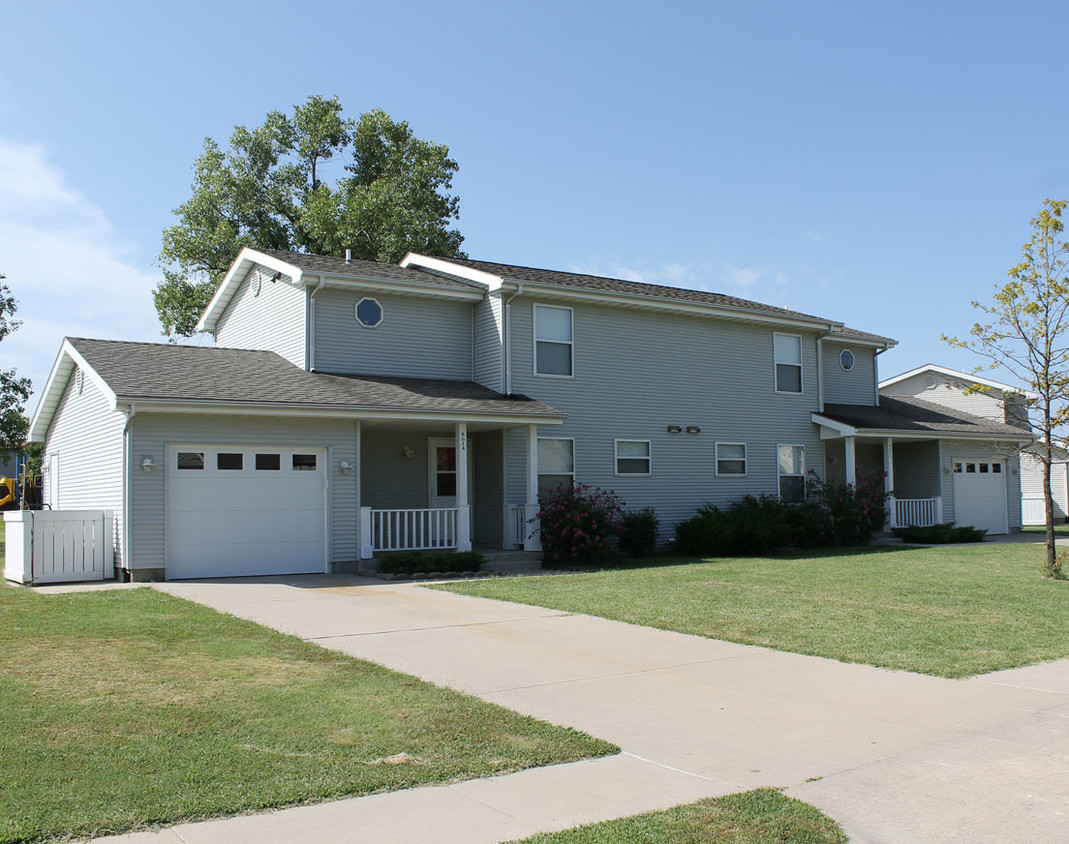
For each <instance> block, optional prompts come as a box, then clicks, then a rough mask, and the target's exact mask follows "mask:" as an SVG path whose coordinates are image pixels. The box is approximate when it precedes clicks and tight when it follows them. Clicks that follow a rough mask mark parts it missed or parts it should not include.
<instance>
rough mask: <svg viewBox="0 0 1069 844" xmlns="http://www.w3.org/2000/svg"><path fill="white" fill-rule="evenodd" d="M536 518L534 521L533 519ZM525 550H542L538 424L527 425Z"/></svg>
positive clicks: (524, 515) (524, 517) (524, 516)
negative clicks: (539, 519) (539, 510)
mask: <svg viewBox="0 0 1069 844" xmlns="http://www.w3.org/2000/svg"><path fill="white" fill-rule="evenodd" d="M532 519H534V521H531V520H532ZM523 523H524V528H523V529H524V534H523V550H524V551H541V550H542V537H541V536H540V531H539V529H538V426H537V425H528V426H527V501H526V502H525V505H524V513H523Z"/></svg>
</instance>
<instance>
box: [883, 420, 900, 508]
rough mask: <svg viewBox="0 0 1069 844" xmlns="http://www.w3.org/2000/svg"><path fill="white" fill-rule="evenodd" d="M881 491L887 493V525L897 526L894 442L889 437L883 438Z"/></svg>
mask: <svg viewBox="0 0 1069 844" xmlns="http://www.w3.org/2000/svg"><path fill="white" fill-rule="evenodd" d="M883 491H884V492H886V493H887V495H888V498H887V507H888V516H887V526H888V527H898V523H897V521H896V519H895V499H894V491H895V444H894V440H892V439H891V438H890V437H885V438H884V440H883Z"/></svg>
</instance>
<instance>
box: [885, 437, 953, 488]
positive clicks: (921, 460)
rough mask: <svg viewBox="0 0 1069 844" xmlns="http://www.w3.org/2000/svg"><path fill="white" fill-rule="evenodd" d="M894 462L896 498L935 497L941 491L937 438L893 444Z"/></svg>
mask: <svg viewBox="0 0 1069 844" xmlns="http://www.w3.org/2000/svg"><path fill="white" fill-rule="evenodd" d="M894 462H895V465H894V468H895V479H894V480H895V484H894V486H895V489H894V492H895V496H896V497H897V498H938V497H939V496H940V495H941V494H942V489H941V486H940V480H939V478H940V470H939V442H938V441H937V440H926V441H924V442H915V443H913V442H898V443H895V444H894Z"/></svg>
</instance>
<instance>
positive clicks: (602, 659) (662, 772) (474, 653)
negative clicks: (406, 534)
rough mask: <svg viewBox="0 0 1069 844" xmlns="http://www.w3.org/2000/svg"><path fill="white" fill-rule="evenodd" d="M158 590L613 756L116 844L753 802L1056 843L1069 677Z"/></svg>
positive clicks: (335, 587) (395, 829) (366, 832)
mask: <svg viewBox="0 0 1069 844" xmlns="http://www.w3.org/2000/svg"><path fill="white" fill-rule="evenodd" d="M157 588H159V589H162V590H164V591H167V592H169V593H171V594H174V595H177V596H180V597H183V598H188V599H190V600H194V601H197V602H200V603H203V604H206V605H208V606H211V607H215V608H216V609H219V610H223V611H226V612H230V613H233V614H234V615H237V616H241V617H243V618H248V619H251V620H253V621H257V622H259V623H261V624H265V625H267V626H269V627H273V628H275V629H278V630H282V631H284V632H288V633H293V634H296V635H298V636H300V637H302V638H305V639H308V640H310V641H314V642H317V643H319V644H321V645H323V646H325V647H329V648H335V649H338V650H341V651H344V652H345V653H348V654H352V655H354V656H358V657H362V658H366V659H370V660H373V661H375V662H378V663H381V664H383V665H387V666H389V667H391V668H395V669H398V670H400V671H405V672H408V673H411V674H415V675H417V676H420V677H423V678H426V679H428V680H431V681H433V682H436V683H440V684H443V685H447V686H451V687H453V688H456V689H460V690H462V691H465V692H469V693H471V694H474V695H477V696H479V697H481V698H484V699H486V700H489V701H493V702H496V703H500V704H503V705H504V706H507V707H509V708H511V709H514V710H517V711H520V712H523V713H527V714H530V715H534V716H536V717H539V718H543V719H546V720H549V721H553V722H555V723H558V724H567V725H570V726H573V727H576V728H578V729H581V730H585V731H587V732H589V733H592V734H593V735H596V736H599V737H601V738H604V739H607V740H609V741H612V742H615V743H617V744H618V745H620V746H621V748H623V750H624V754H623V755H621V756H618V757H611V758H608V759H602V760H596V761H592V762H581V763H576V764H574V765H562V766H557V767H551V768H543V769H539V770H535V771H526V772H522V773H519V774H513V775H511V776H506V777H498V778H494V779H489V780H477V781H470V782H467V783H459V784H456V785H452V786H438V787H430V788H420V789H413V790H411V791H404V792H395V793H392V794H387V795H376V796H372V797H365V798H355V799H351V800H342V801H337V802H335V803H327V804H321V805H317V806H307V807H300V808H297V809H289V810H283V811H279V812H275V813H270V814H267V815H259V816H249V817H241V818H232V819H228V820H223V821H214V822H207V823H200V824H185V825H182V826H180V827H175V828H173V829H172V830H165V831H163V832H162V833H143V834H134V835H128V836H122V838H123V839H124V840H126V841H128V842H134V841H137V842H141V841H146V842H148V841H151V842H160V843H161V844H162V842H167V844H170V842H179V841H181V842H213V841H257V842H275V841H277V842H282V841H293V840H316V841H320V842H329V841H352V840H368V841H372V840H373V841H380V842H387V841H406V842H419V841H427V842H451V841H457V842H461V841H463V842H493V841H502V840H508V839H510V838H516V837H522V836H523V835H527V834H530V833H531V832H533V831H535V830H555V829H561V828H566V827H569V826H573V825H576V824H579V823H584V822H588V821H592V820H598V819H602V818H607V817H615V816H621V815H626V814H633V813H637V812H641V811H645V810H648V809H653V808H661V807H666V806H669V805H673V804H675V803H682V802H688V801H690V800H694V799H696V798H698V797H701V796H703V795H714V794H725V793H730V792H734V791H741V790H745V789H749V788H754V787H756V786H760V785H771V786H777V787H785V788H786V789H787V793H788V794H790V795H792V796H796V797H798V798H800V799H802V800H806V801H808V802H811V803H814V804H815V805H817V806H819V807H820V808H821V809H823V810H824V811H825V812H827V813H828V814H830V815H831V816H832V817H834V818H835V819H836V820H838V821H839V822H840V823H841V824H842V825H843V826H844V828H845V829H846V830H847V832H848V834H849V835H850V836H851V840H852V841H853V842H861V843H862V844H864V843H865V842H869V843H870V844H873V843H874V842H880V843H881V844H882V842H910V844H912V842H939V843H940V844H950V843H951V842H999V843H1000V844H1002V842H1008V841H1013V842H1044V844H1048V842H1053V841H1066V840H1069V831H1067V830H1069V788H1067V786H1066V783H1067V782H1069V661H1062V662H1057V663H1049V664H1046V665H1041V666H1035V667H1032V668H1024V669H1016V670H1013V671H1005V672H1000V673H997V674H991V675H986V676H984V677H978V678H973V679H970V680H943V679H938V678H934V677H926V676H922V675H917V674H909V673H905V672H894V671H887V670H882V669H876V668H870V667H867V666H861V665H848V664H844V663H839V662H834V661H831V660H825V659H819V658H815V657H806V656H799V655H796V654H787V653H780V652H777V651H772V650H767V649H764V648H756V647H748V646H743V645H734V644H730V643H726V642H721V641H715V640H710V639H702V638H699V637H695V636H687V635H682V634H677V633H669V632H664V631H660V630H653V629H650V628H644V627H637V626H633V625H628V624H623V623H619V622H613V621H607V620H604V619H598V618H592V617H589V616H583V615H574V614H567V613H561V612H554V611H549V610H544V609H539V608H537V607H527V606H520V605H515V604H508V603H503V602H498V601H489V600H484V599H479V598H471V597H466V596H459V595H452V594H448V593H442V592H436V591H433V590H428V589H424V588H421V587H419V586H414V585H396V584H389V585H386V584H380V583H377V582H374V581H366V580H361V579H359V578H354V577H342V576H333V577H324V576H307V577H294V578H275V579H246V580H234V581H214V582H201V583H167V584H161V585H158V586H157Z"/></svg>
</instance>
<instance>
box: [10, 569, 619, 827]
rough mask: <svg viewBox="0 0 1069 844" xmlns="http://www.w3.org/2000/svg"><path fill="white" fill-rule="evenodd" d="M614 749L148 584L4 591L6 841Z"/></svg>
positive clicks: (263, 805)
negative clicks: (58, 591) (83, 590)
mask: <svg viewBox="0 0 1069 844" xmlns="http://www.w3.org/2000/svg"><path fill="white" fill-rule="evenodd" d="M614 750H615V748H614V747H613V746H611V745H609V744H607V743H605V742H602V741H599V740H596V739H593V738H591V737H589V736H586V735H584V734H582V733H578V732H576V731H573V730H569V729H565V728H561V727H555V726H552V725H550V724H546V723H543V722H540V721H537V720H535V719H532V718H527V717H523V716H520V715H518V714H516V713H513V712H510V711H509V710H506V709H504V708H502V707H498V706H493V705H491V704H487V703H484V702H482V701H479V700H476V699H474V698H470V697H467V696H465V695H462V694H459V693H456V692H452V691H450V690H447V689H443V688H439V687H436V686H433V685H431V684H429V683H425V682H422V681H420V680H417V679H415V678H413V677H408V676H405V675H401V674H397V673H394V672H391V671H388V670H386V669H384V668H380V667H378V666H375V665H372V664H370V663H366V662H361V661H359V660H355V659H351V658H349V657H346V656H344V655H341V654H338V653H336V652H333V651H328V650H325V649H323V648H320V647H317V646H315V645H312V644H309V643H306V642H303V641H301V640H300V639H297V638H295V637H291V636H284V635H282V634H278V633H275V632H273V631H270V630H267V629H265V628H263V627H260V626H258V625H256V624H253V623H251V622H247V621H242V620H240V619H236V618H233V617H230V616H226V615H223V614H220V613H217V612H214V611H213V610H209V609H207V608H204V607H199V606H197V605H194V604H191V603H188V602H186V601H181V600H179V599H176V598H172V597H170V596H167V595H163V594H161V593H159V592H156V591H154V590H151V589H136V590H124V591H121V592H120V591H111V592H94V593H81V594H67V595H57V596H45V595H40V594H35V593H33V592H32V591H30V590H27V589H15V588H0V841H4V842H13V841H36V840H42V839H46V838H49V837H53V836H88V835H93V834H103V833H105V832H116V831H122V830H129V829H133V828H139V827H144V826H152V825H160V824H169V823H175V822H178V821H182V820H193V819H200V818H208V817H216V816H221V815H227V814H233V813H239V812H245V811H252V810H262V809H267V808H271V807H280V806H287V805H295V804H301V803H308V802H315V801H321V800H328V799H331V798H338V797H343V796H348V795H358V794H368V793H371V792H377V791H384V790H390V789H399V788H408V787H410V786H414V785H420V784H424V783H434V782H447V781H451V780H457V779H466V778H470V777H483V776H489V775H493V774H502V773H506V772H509V771H515V770H518V769H522V768H527V767H531V766H536V765H545V764H549V763H555V762H565V761H573V760H576V759H580V758H587V757H590V756H598V755H603V754H606V753H610V752H613V751H614Z"/></svg>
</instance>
